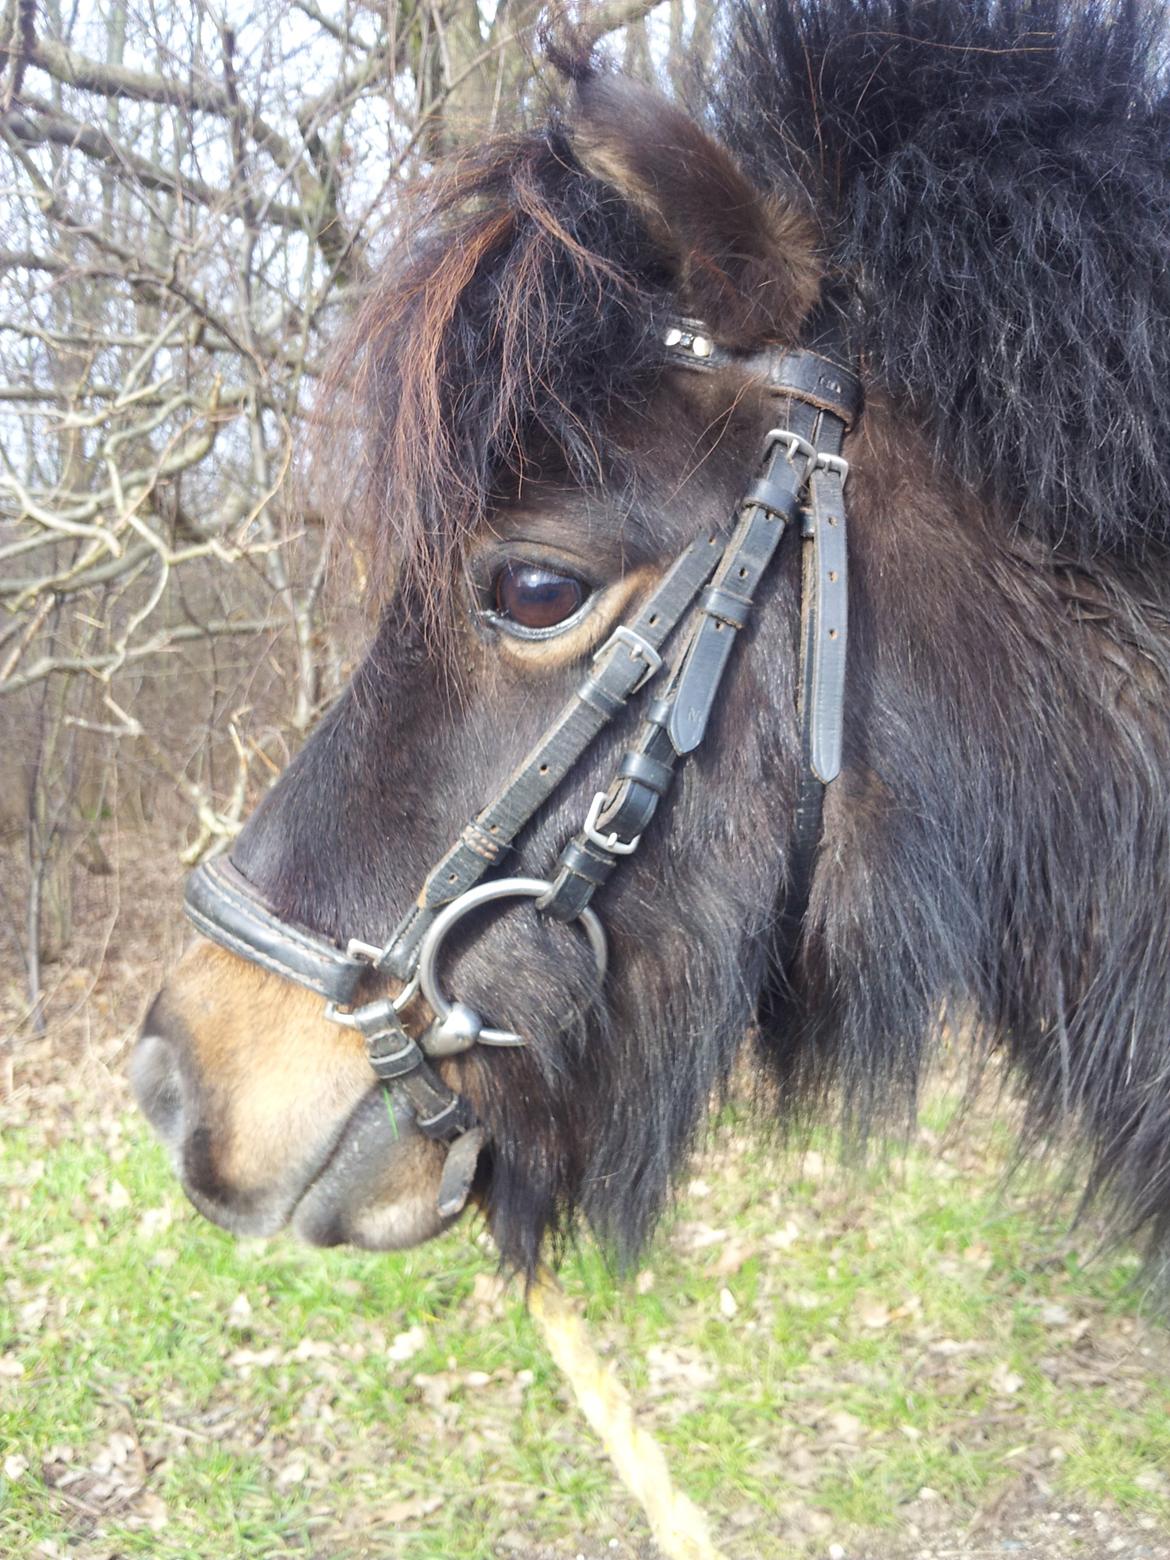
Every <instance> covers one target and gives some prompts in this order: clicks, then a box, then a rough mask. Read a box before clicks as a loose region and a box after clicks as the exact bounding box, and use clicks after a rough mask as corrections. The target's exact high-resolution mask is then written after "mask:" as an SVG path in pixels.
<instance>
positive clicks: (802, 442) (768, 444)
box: [764, 428, 817, 468]
mask: <svg viewBox="0 0 1170 1560" xmlns="http://www.w3.org/2000/svg"><path fill="white" fill-rule="evenodd" d="M774 444H783V445H784V446H785V450H784V453H785V455H786V457H787V459H788V460H789V461H791V460H792V458H793V456H794V455H803V456H804V458H805V459H806V460H807V461H808V462H809V463H810V468H811V467H812V466H815V465H816V463H817V451H816V446H815V445H812V444H810V443H809V442H808V440H807V439H802V438H801V436H800V434H799V433H793V431H792V429H791V428H769V429H768V431H767V433H766V434H765V435H764V459H765V460H767V458H768V456H769V455H770V454H771V453H772V446H773V445H774Z"/></svg>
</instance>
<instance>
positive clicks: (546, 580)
mask: <svg viewBox="0 0 1170 1560" xmlns="http://www.w3.org/2000/svg"><path fill="white" fill-rule="evenodd" d="M492 592H493V596H494V599H495V610H496V616H497V617H498V618H500V619H502V620H503V622H504V623H505V624H514V625H515V626H516V627H517V628H519V629H528V630H529V631H530V632H534V631H539V630H540V629H544V628H556V626H557V625H558V623H563V622H564V621H565V620H566V619H567V618H571V617H572V616H573V614H574V612H576V611H577V609H578V608H579V607H580V606H581V604H582V602H583V601H584V600H585V596H586V590H585V586H584V585H582V583H581V581H580V580H578V579H574V578H573V576H572V575H571V574H558V573H557V571H556V570H555V569H546V568H544V567H542V565H540V564H538V563H507V564H505V565H504V567H503V568H502V569H501V570H500V572H499V573H498V574H497V575H496V578H495V582H494V584H493V586H492Z"/></svg>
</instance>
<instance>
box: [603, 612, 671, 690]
mask: <svg viewBox="0 0 1170 1560" xmlns="http://www.w3.org/2000/svg"><path fill="white" fill-rule="evenodd" d="M615 644H624V645H628V646H629V649H630V659H631V661H645V663H646V667H645V670H644V671H643V673H642V675H641V677H639V678H638V681H637V682H636V683H635V684H634V686H633V687H632V688H631V689H630V692H631V693H637V691H638V689H639V688H644V687H645V686H646V684H647V683H648V682H649V681H650V679H651V677H653V676H654V674H655V672H657V671H658V669H659V668H660V667H661V665H662V657H661V656H660V655H659V654H658V651H657V650H655V648H654V646H653V645H652V644H651V643H650V641H649V640H648V639H644V638H643V637H642V635H641V634H639V632H638V630H637V629H636V628H631V627H630V626H629V624H628V623H621V624H619V625H618V627H617V628H615V629H614V631H613V633H612V634H611V635H610V636H609V638H608V639H607V640H606V641H605V643H604V644H603V645H602V647H601V649H600V650H597V651H595V652H594V656H593V659H594V661H600V660H601V658H602V656H603V655H605V654H606V652H607V651H609V650H611V649H612V648H613V646H614V645H615Z"/></svg>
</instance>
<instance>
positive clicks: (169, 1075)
mask: <svg viewBox="0 0 1170 1560" xmlns="http://www.w3.org/2000/svg"><path fill="white" fill-rule="evenodd" d="M322 1015H323V1004H322V1002H321V999H320V998H319V997H315V996H313V995H312V994H311V993H309V992H306V991H302V990H300V989H299V988H297V987H295V986H292V985H290V984H289V983H287V982H285V981H282V980H279V979H277V978H276V977H274V976H271V975H268V974H266V973H265V972H263V971H261V970H258V969H256V968H255V967H254V966H253V965H251V964H248V963H245V962H244V961H243V960H241V959H238V958H236V957H235V956H234V955H232V954H230V953H226V952H224V951H223V950H222V949H219V948H216V947H214V946H209V945H201V946H198V947H196V948H194V949H192V951H191V952H190V953H189V954H188V955H187V956H186V958H185V959H184V960H183V961H182V962H181V963H180V964H179V966H178V967H177V969H176V970H175V971H174V974H173V975H172V977H171V979H170V980H169V981H168V982H167V985H166V986H165V987H164V989H163V991H162V992H161V993H160V995H159V997H158V998H157V999H156V1001H155V1003H154V1005H153V1007H152V1008H151V1011H150V1013H149V1014H148V1016H147V1019H146V1023H145V1024H144V1026H143V1034H142V1038H141V1039H140V1040H139V1043H138V1046H137V1048H136V1051H135V1054H134V1057H133V1059H132V1061H131V1081H132V1083H133V1085H134V1088H135V1092H136V1093H137V1095H138V1098H139V1102H140V1104H141V1105H142V1108H143V1110H144V1111H145V1113H146V1115H147V1117H148V1119H149V1120H150V1122H151V1125H152V1126H153V1127H154V1128H155V1131H156V1132H157V1133H158V1135H159V1136H160V1138H161V1139H162V1140H163V1142H164V1144H165V1145H166V1147H167V1148H168V1150H169V1151H170V1153H171V1157H172V1159H173V1160H174V1162H175V1165H176V1168H177V1169H178V1172H179V1174H180V1176H181V1178H182V1181H183V1185H184V1189H185V1190H186V1191H187V1193H188V1195H189V1196H190V1197H191V1199H192V1201H193V1202H194V1203H195V1205H196V1206H197V1207H198V1208H199V1209H200V1211H201V1212H203V1213H204V1214H206V1215H207V1216H208V1217H210V1218H212V1219H214V1220H215V1221H216V1222H217V1223H220V1224H223V1225H224V1226H225V1227H227V1228H229V1229H232V1230H234V1231H236V1232H237V1233H241V1234H267V1233H271V1232H272V1231H273V1230H276V1229H279V1228H281V1227H282V1226H283V1225H285V1224H287V1223H289V1222H290V1220H291V1221H292V1222H293V1224H294V1227H295V1228H296V1229H297V1230H298V1232H299V1233H301V1234H302V1235H304V1236H305V1238H306V1239H310V1240H313V1241H315V1242H316V1243H318V1244H332V1243H335V1242H337V1241H341V1240H350V1241H354V1242H355V1243H357V1244H362V1245H406V1244H412V1243H413V1242H414V1241H415V1240H423V1239H427V1238H428V1237H429V1236H431V1235H433V1234H435V1233H437V1231H438V1229H439V1228H441V1227H442V1223H443V1221H442V1220H440V1219H439V1218H438V1216H437V1214H435V1213H434V1206H435V1203H436V1200H437V1192H438V1184H439V1177H440V1174H441V1170H442V1152H441V1150H439V1149H438V1148H437V1147H436V1145H433V1144H431V1143H430V1142H429V1141H427V1140H426V1139H423V1138H421V1136H420V1135H419V1134H418V1133H417V1132H416V1131H415V1129H414V1128H413V1125H412V1123H411V1122H410V1121H409V1120H406V1121H400V1120H398V1119H397V1117H396V1115H395V1113H394V1112H393V1111H392V1110H390V1109H389V1107H388V1106H387V1104H386V1101H385V1099H384V1096H383V1095H382V1092H381V1090H380V1089H378V1088H377V1087H376V1086H375V1084H374V1078H373V1075H372V1073H371V1071H370V1068H369V1064H368V1062H367V1060H366V1057H365V1051H364V1047H363V1044H362V1041H361V1038H360V1037H359V1036H358V1035H356V1034H355V1033H354V1032H353V1031H351V1030H347V1029H343V1028H340V1027H339V1026H337V1025H335V1024H331V1023H329V1022H328V1021H327V1020H326V1019H325V1018H324V1017H323V1016H322ZM378 1210H380V1211H378Z"/></svg>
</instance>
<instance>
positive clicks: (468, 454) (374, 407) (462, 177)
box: [325, 116, 667, 622]
mask: <svg viewBox="0 0 1170 1560" xmlns="http://www.w3.org/2000/svg"><path fill="white" fill-rule="evenodd" d="M666 298H667V277H666V275H665V272H664V268H663V263H662V257H661V253H660V251H659V250H657V249H656V248H655V247H654V246H653V245H652V244H651V241H650V240H649V238H648V236H647V235H646V233H645V231H644V228H643V227H642V224H641V223H640V221H639V219H638V217H637V216H636V215H635V213H634V211H633V210H632V209H631V208H630V207H629V206H628V205H626V204H625V203H624V202H623V201H621V200H619V199H617V198H616V197H615V196H614V195H613V193H612V192H611V191H610V190H608V189H607V188H606V187H605V186H604V185H603V184H601V183H600V182H598V181H597V180H595V179H592V178H590V177H589V176H588V175H587V174H586V173H585V172H584V171H583V170H582V168H581V166H580V164H579V163H578V162H577V161H576V159H575V158H574V156H573V154H572V152H571V151H570V149H569V144H568V140H567V138H566V135H565V133H564V131H563V129H562V128H561V126H560V124H559V122H558V120H557V118H556V117H555V116H553V117H551V118H550V120H549V122H548V123H547V124H545V125H544V126H543V127H542V128H540V129H537V130H533V131H530V132H527V133H524V134H521V135H517V136H511V137H507V138H497V139H494V140H492V141H490V142H488V143H487V144H485V145H484V146H483V147H481V148H480V149H478V150H477V151H475V152H473V153H470V154H468V155H467V156H465V157H464V158H462V159H461V160H459V161H458V162H456V163H455V164H454V165H452V166H450V167H448V168H446V169H444V170H441V171H440V172H439V173H438V174H437V175H436V176H435V177H434V178H433V179H431V180H430V181H429V182H428V183H427V184H425V185H424V186H422V187H421V188H420V189H419V191H418V193H417V195H416V197H415V201H414V204H413V209H410V210H408V212H407V214H406V222H405V225H404V228H403V236H402V238H401V240H400V241H399V243H398V245H397V247H396V249H395V251H394V252H393V253H392V254H391V256H390V257H389V259H388V261H387V263H386V264H385V265H384V267H383V268H382V270H381V272H380V275H379V277H378V279H377V280H376V282H375V283H374V285H373V287H372V289H371V291H370V293H369V294H368V296H367V298H366V300H365V302H364V304H363V306H362V307H361V309H360V310H359V311H358V312H357V314H356V316H355V318H354V320H353V323H352V324H351V326H350V328H349V330H348V331H347V333H346V335H345V339H344V340H343V342H342V343H341V345H340V349H339V350H338V351H337V352H335V354H334V356H333V365H332V368H331V371H330V374H329V377H328V381H327V388H326V395H325V401H326V403H329V402H331V401H332V402H334V403H335V402H336V401H337V400H338V399H341V401H342V403H343V405H344V406H345V407H347V408H348V421H349V424H350V437H349V438H343V439H342V440H341V442H340V443H339V444H338V445H337V446H336V448H335V451H334V452H333V454H332V457H331V456H330V453H329V452H326V460H325V468H326V471H327V472H329V473H330V474H331V475H333V476H338V477H339V478H340V489H339V488H338V486H337V485H335V487H334V494H333V497H334V503H335V504H336V498H337V493H338V491H339V490H340V491H344V492H345V493H346V495H347V501H346V502H345V503H344V504H343V505H340V506H337V507H340V508H341V509H343V511H344V513H343V515H342V516H341V519H340V524H341V526H342V528H343V530H344V531H345V533H346V534H347V535H348V536H349V537H350V538H356V542H357V545H358V546H359V548H360V550H361V552H362V555H363V557H364V559H365V560H366V562H367V564H368V566H369V568H370V571H371V578H372V579H373V580H374V581H375V582H381V581H384V580H385V579H386V578H387V577H388V576H389V577H395V576H396V577H397V583H398V587H399V588H400V589H405V590H406V591H408V592H410V593H412V596H413V599H414V600H415V601H417V602H420V603H421V604H423V605H424V606H425V607H428V608H430V609H431V610H430V612H429V613H428V616H429V618H430V620H431V621H432V622H438V620H439V618H440V616H441V614H439V613H438V612H437V610H435V609H436V608H437V607H438V606H439V605H440V604H441V599H442V596H443V594H444V592H445V591H446V590H448V589H449V588H450V587H451V585H452V583H453V582H454V581H455V580H457V579H458V575H459V570H458V566H457V560H458V558H459V556H460V553H461V548H462V544H463V542H464V540H465V539H466V537H467V536H468V535H469V534H470V533H471V532H472V531H473V530H474V528H475V526H476V525H477V523H478V522H479V521H480V520H481V519H482V518H483V516H484V514H485V513H486V512H487V510H488V509H489V507H490V506H491V504H492V503H493V502H494V501H496V500H497V499H498V498H500V497H501V496H507V495H509V494H515V493H516V492H517V491H519V490H520V489H521V488H522V485H523V483H524V481H525V479H526V477H527V476H528V475H529V474H530V473H535V472H540V473H541V474H543V475H547V474H548V473H549V472H550V471H551V472H552V473H554V474H558V475H561V476H563V477H564V478H565V479H566V480H567V481H569V482H572V483H574V484H581V485H585V486H590V485H600V484H601V483H602V482H603V481H606V482H613V481H614V480H615V477H616V476H618V475H619V473H618V472H616V471H615V469H614V462H615V460H617V459H618V458H619V452H617V451H615V449H614V446H613V440H612V438H609V439H607V437H606V430H607V428H609V426H610V424H611V422H612V420H613V417H614V414H615V412H617V411H618V410H619V409H620V411H621V412H622V413H623V415H626V416H629V415H636V414H637V411H638V409H639V407H640V406H641V405H642V404H643V402H644V400H645V396H646V393H647V391H648V389H649V388H650V387H651V385H652V383H653V380H654V378H655V375H656V373H657V370H658V367H659V366H660V361H661V347H660V345H659V344H658V342H657V339H656V337H655V335H654V333H653V329H652V322H653V317H654V313H655V309H656V307H661V306H663V305H664V304H665V301H666ZM339 467H343V468H344V469H341V470H339Z"/></svg>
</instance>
